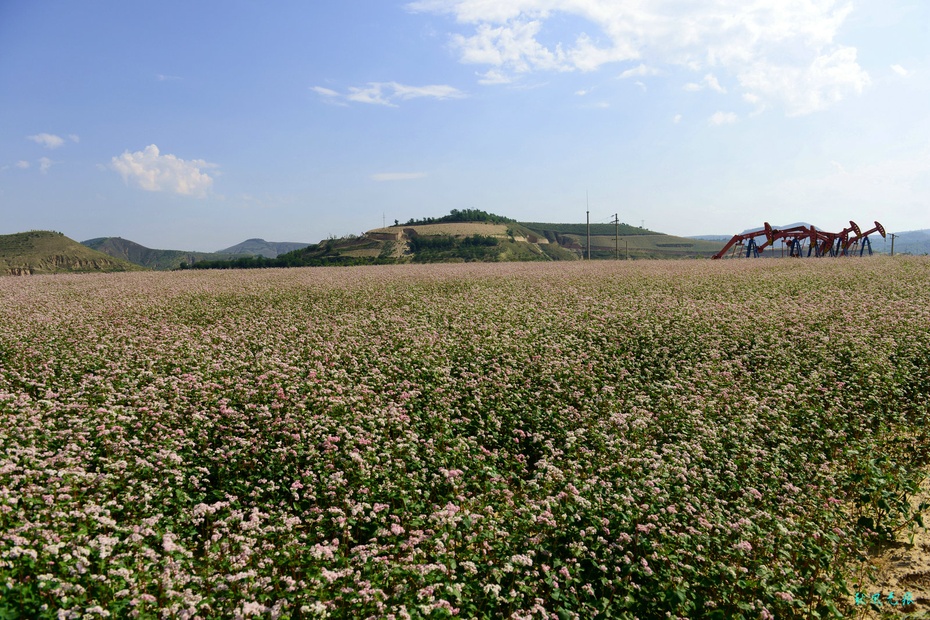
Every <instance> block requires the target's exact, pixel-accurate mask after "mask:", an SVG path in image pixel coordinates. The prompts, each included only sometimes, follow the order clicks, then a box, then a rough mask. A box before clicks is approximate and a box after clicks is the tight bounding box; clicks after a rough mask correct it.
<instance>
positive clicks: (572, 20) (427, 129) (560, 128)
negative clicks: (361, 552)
mask: <svg viewBox="0 0 930 620" xmlns="http://www.w3.org/2000/svg"><path fill="white" fill-rule="evenodd" d="M586 196H587V198H586ZM586 201H587V202H586ZM586 204H587V205H589V207H588V208H590V211H591V219H592V221H595V222H601V221H608V220H610V219H612V216H613V214H614V213H617V214H619V217H620V220H621V221H623V222H628V223H631V224H636V225H639V224H641V223H645V226H646V227H647V228H651V229H653V230H659V231H662V232H667V233H671V234H678V235H698V234H709V233H715V234H732V233H735V232H739V231H742V230H744V229H746V228H753V227H757V226H761V224H762V223H763V222H764V221H770V222H772V223H773V224H776V225H777V224H779V223H782V224H783V223H788V222H795V221H807V222H811V223H814V224H816V225H818V226H820V227H823V228H826V229H836V230H840V229H842V228H843V227H844V226H845V225H846V223H847V221H848V220H850V219H853V220H855V221H857V222H858V223H859V224H860V225H863V226H871V222H872V221H873V220H879V221H881V222H882V223H883V224H884V225H885V227H886V228H887V229H889V230H891V231H904V230H913V229H921V228H930V3H927V2H924V1H923V0H858V1H855V2H846V1H842V0H837V1H833V0H752V1H749V0H701V1H695V0H419V1H416V2H410V1H397V2H395V1H392V0H378V1H373V0H341V1H338V2H337V1H326V0H315V1H312V2H306V1H300V2H297V1H293V2H291V1H281V2H274V3H267V2H258V1H250V0H224V1H223V2H214V1H211V0H204V1H198V2H189V1H184V2H176V1H174V0H161V1H159V2H148V3H142V2H136V1H127V0H123V1H119V2H117V1H111V0H87V1H86V2H64V1H61V0H58V1H54V2H53V1H47V0H0V234H7V233H12V232H18V231H23V230H30V229H52V230H58V231H61V232H63V233H65V234H66V235H68V236H69V237H72V238H74V239H77V240H84V239H88V238H91V237H99V236H121V237H124V238H127V239H132V240H133V241H137V242H139V243H142V244H143V245H146V246H149V247H155V248H171V249H188V250H217V249H220V248H223V247H227V246H229V245H233V244H235V243H238V242H240V241H242V240H244V239H246V238H248V237H262V238H265V239H267V240H274V241H304V242H315V241H318V240H320V239H325V238H327V237H330V236H341V235H344V234H349V233H355V234H358V233H360V232H362V231H365V230H369V229H372V228H376V227H379V226H381V223H382V221H383V220H385V221H387V223H388V224H390V223H392V222H393V220H394V219H398V220H400V221H401V222H403V221H405V220H407V219H409V218H411V217H423V216H439V215H443V214H445V213H447V212H448V211H449V210H450V209H464V208H478V209H484V210H487V211H491V212H494V213H498V214H501V215H507V216H510V217H513V218H516V219H518V220H524V221H525V220H532V221H559V222H582V221H584V218H585V209H586Z"/></svg>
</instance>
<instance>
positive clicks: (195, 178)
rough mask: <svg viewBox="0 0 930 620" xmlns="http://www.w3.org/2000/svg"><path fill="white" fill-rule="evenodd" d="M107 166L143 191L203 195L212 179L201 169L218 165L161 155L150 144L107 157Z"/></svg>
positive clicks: (209, 186) (156, 148) (199, 160)
mask: <svg viewBox="0 0 930 620" xmlns="http://www.w3.org/2000/svg"><path fill="white" fill-rule="evenodd" d="M110 167H111V168H112V169H113V170H115V171H116V172H118V173H119V174H120V175H121V176H122V177H123V180H124V181H125V182H126V183H132V184H134V185H136V186H137V187H139V188H141V189H144V190H145V191H149V192H172V193H175V194H181V195H184V196H201V197H202V196H205V195H206V193H207V191H208V190H209V189H210V188H211V187H212V185H213V178H212V177H211V176H210V175H208V174H207V173H206V172H203V170H209V169H212V168H217V165H216V164H211V163H207V162H206V161H204V160H202V159H194V160H190V161H186V160H183V159H180V158H178V157H175V156H174V155H169V154H165V155H162V154H161V153H160V152H159V150H158V147H157V146H155V145H154V144H151V145H149V146H147V147H145V149H144V150H141V151H136V152H135V153H130V152H129V151H126V152H124V153H123V154H122V155H120V156H119V157H114V158H113V159H112V160H110Z"/></svg>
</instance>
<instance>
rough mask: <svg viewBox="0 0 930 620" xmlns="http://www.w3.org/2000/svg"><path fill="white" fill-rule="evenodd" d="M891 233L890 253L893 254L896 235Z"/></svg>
mask: <svg viewBox="0 0 930 620" xmlns="http://www.w3.org/2000/svg"><path fill="white" fill-rule="evenodd" d="M889 234H890V235H891V255H892V256H894V238H895V237H897V236H898V235H896V234H894V233H889Z"/></svg>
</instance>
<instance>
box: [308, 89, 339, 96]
mask: <svg viewBox="0 0 930 620" xmlns="http://www.w3.org/2000/svg"><path fill="white" fill-rule="evenodd" d="M312 90H313V92H315V93H317V94H318V95H323V96H324V97H338V96H339V93H337V92H336V91H334V90H332V89H331V88H323V87H322V86H314V87H313V89H312Z"/></svg>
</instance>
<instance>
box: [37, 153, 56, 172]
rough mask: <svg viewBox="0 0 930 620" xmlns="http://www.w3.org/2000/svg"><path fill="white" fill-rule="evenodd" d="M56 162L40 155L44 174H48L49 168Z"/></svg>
mask: <svg viewBox="0 0 930 620" xmlns="http://www.w3.org/2000/svg"><path fill="white" fill-rule="evenodd" d="M54 163H55V162H53V161H52V160H51V159H49V158H48V157H40V158H39V170H41V171H42V174H46V173H47V172H48V170H49V168H51V167H52V164H54Z"/></svg>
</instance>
